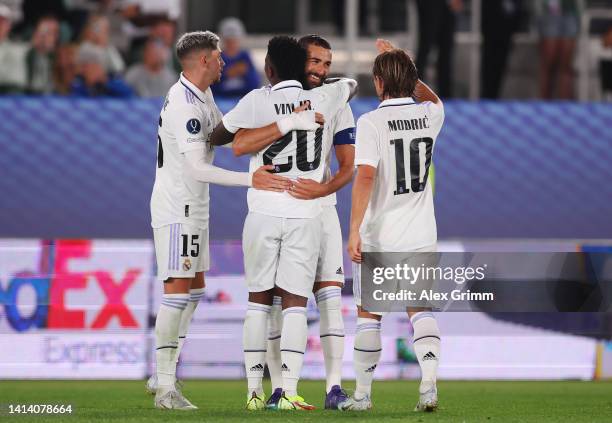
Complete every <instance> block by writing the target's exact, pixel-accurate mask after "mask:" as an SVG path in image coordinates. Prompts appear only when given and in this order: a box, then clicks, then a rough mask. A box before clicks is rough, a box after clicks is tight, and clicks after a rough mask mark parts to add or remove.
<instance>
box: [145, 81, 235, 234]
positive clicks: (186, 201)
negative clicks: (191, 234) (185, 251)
mask: <svg viewBox="0 0 612 423" xmlns="http://www.w3.org/2000/svg"><path fill="white" fill-rule="evenodd" d="M222 117H223V115H222V114H221V112H220V111H219V109H218V107H217V105H216V104H215V101H214V98H213V95H212V93H211V91H210V88H208V89H207V90H206V92H203V91H201V90H200V89H199V88H198V87H196V86H195V85H194V84H192V83H191V82H189V81H188V80H187V78H185V77H184V75H183V74H181V77H180V79H179V80H178V82H177V83H176V84H174V85H173V86H172V87H171V88H170V91H168V95H167V96H166V99H165V101H164V105H163V108H162V111H161V114H160V116H159V128H158V133H157V170H156V172H155V184H154V185H153V194H152V195H151V226H152V227H154V228H159V227H162V226H165V225H171V224H174V223H185V224H190V225H194V226H197V227H201V228H207V227H208V211H209V205H208V202H209V198H208V184H207V183H205V182H199V181H196V180H195V179H193V178H192V177H190V176H189V175H188V174H187V172H186V170H185V169H186V162H185V155H184V153H186V152H188V151H201V152H202V155H204V158H205V160H206V162H207V163H212V162H213V158H214V151H213V149H212V148H211V146H210V144H209V143H208V140H209V138H210V134H211V133H212V130H213V129H214V128H215V126H217V124H218V123H219V122H221V118H222Z"/></svg>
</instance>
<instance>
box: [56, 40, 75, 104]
mask: <svg viewBox="0 0 612 423" xmlns="http://www.w3.org/2000/svg"><path fill="white" fill-rule="evenodd" d="M78 51H79V46H78V45H76V44H74V43H71V44H64V45H62V46H60V47H59V48H58V49H57V54H56V56H55V63H54V69H53V79H54V83H55V92H56V93H58V94H70V92H71V90H72V83H73V82H74V80H75V78H76V77H77V74H78V72H77V71H78V67H77V62H76V56H77V53H78Z"/></svg>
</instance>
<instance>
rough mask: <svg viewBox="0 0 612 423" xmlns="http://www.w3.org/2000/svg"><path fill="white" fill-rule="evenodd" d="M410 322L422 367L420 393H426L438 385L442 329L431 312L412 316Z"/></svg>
mask: <svg viewBox="0 0 612 423" xmlns="http://www.w3.org/2000/svg"><path fill="white" fill-rule="evenodd" d="M410 321H411V322H412V327H413V328H414V337H413V345H414V352H415V354H416V356H417V359H418V360H419V366H421V385H420V387H419V391H420V392H421V393H424V392H427V391H428V390H429V389H430V388H431V387H432V386H435V384H436V377H437V374H438V360H439V359H440V329H439V328H438V323H437V322H436V318H435V317H434V315H433V313H431V312H430V311H424V312H420V313H416V314H414V315H412V317H411V318H410Z"/></svg>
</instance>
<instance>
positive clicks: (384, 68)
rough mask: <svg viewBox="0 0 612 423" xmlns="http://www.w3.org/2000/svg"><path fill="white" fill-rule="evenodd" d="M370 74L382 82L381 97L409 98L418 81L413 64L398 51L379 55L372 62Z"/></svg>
mask: <svg viewBox="0 0 612 423" xmlns="http://www.w3.org/2000/svg"><path fill="white" fill-rule="evenodd" d="M372 73H373V74H374V76H377V77H379V78H380V79H381V80H382V81H383V85H384V87H383V93H382V95H383V97H390V98H401V97H411V96H413V95H414V89H415V87H416V84H417V82H418V80H419V76H418V73H417V68H416V66H415V64H414V62H413V61H412V59H411V58H410V56H409V55H408V53H406V52H405V51H404V50H400V49H394V50H390V51H386V52H384V53H381V54H379V55H378V56H377V57H376V59H375V60H374V67H373V69H372Z"/></svg>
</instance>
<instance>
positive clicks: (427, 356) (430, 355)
mask: <svg viewBox="0 0 612 423" xmlns="http://www.w3.org/2000/svg"><path fill="white" fill-rule="evenodd" d="M437 359H438V357H436V355H435V354H434V353H432V352H431V351H429V352H428V353H427V354H425V355H424V356H423V360H437Z"/></svg>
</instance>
